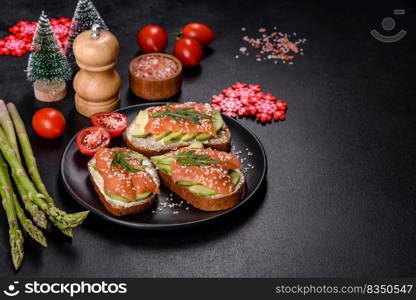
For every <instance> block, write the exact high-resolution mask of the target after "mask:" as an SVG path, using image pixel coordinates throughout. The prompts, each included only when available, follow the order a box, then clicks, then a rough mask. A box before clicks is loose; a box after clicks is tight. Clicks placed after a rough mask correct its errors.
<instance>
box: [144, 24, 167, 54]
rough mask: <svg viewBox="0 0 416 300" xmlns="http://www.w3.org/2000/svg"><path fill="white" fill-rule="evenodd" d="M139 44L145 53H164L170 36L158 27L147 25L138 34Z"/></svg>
mask: <svg viewBox="0 0 416 300" xmlns="http://www.w3.org/2000/svg"><path fill="white" fill-rule="evenodd" d="M137 44H138V45H139V47H140V49H142V51H143V52H144V53H151V52H163V51H165V49H166V46H167V45H168V34H167V33H166V30H165V29H163V28H162V27H160V26H158V25H146V26H144V27H143V28H142V29H140V30H139V32H138V33H137Z"/></svg>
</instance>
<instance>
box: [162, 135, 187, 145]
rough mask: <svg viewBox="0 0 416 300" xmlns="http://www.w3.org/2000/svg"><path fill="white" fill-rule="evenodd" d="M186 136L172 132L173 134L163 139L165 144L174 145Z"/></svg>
mask: <svg viewBox="0 0 416 300" xmlns="http://www.w3.org/2000/svg"><path fill="white" fill-rule="evenodd" d="M184 135H185V134H184V133H181V132H172V133H170V134H168V135H167V136H166V137H164V138H163V143H164V144H165V145H168V144H172V143H174V142H176V141H178V140H179V139H180V138H181V137H182V136H184Z"/></svg>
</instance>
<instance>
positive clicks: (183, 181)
mask: <svg viewBox="0 0 416 300" xmlns="http://www.w3.org/2000/svg"><path fill="white" fill-rule="evenodd" d="M176 183H177V184H179V185H185V186H191V185H195V184H199V183H197V182H193V181H186V180H179V181H177V182H176Z"/></svg>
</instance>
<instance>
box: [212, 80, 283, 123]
mask: <svg viewBox="0 0 416 300" xmlns="http://www.w3.org/2000/svg"><path fill="white" fill-rule="evenodd" d="M211 102H212V107H213V108H215V109H217V110H219V111H221V112H223V113H224V114H225V115H227V116H230V117H232V118H235V117H237V116H240V117H243V116H255V117H256V118H257V120H259V121H260V122H262V123H266V122H270V121H272V120H274V121H279V120H280V121H283V120H284V119H285V118H286V116H285V113H286V109H287V103H286V102H283V101H282V100H278V99H277V98H276V97H275V96H273V95H272V94H271V93H266V94H265V93H263V92H262V88H261V86H260V85H258V84H246V83H241V82H236V83H234V84H233V85H232V86H230V87H228V88H226V89H224V90H223V91H222V94H218V95H213V96H212V99H211Z"/></svg>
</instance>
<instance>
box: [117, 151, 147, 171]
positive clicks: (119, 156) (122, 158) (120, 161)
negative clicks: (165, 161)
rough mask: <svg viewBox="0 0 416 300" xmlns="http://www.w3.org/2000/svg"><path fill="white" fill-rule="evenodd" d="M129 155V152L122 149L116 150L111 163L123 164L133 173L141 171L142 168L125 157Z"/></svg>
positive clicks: (122, 165)
mask: <svg viewBox="0 0 416 300" xmlns="http://www.w3.org/2000/svg"><path fill="white" fill-rule="evenodd" d="M128 157H129V155H127V154H123V153H121V152H120V151H114V157H113V160H112V161H111V164H112V165H118V166H121V167H123V168H126V169H127V170H128V171H129V172H132V173H138V172H140V171H141V170H139V169H136V168H134V167H132V166H131V165H130V164H129V163H128V162H127V161H126V160H125V158H128Z"/></svg>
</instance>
